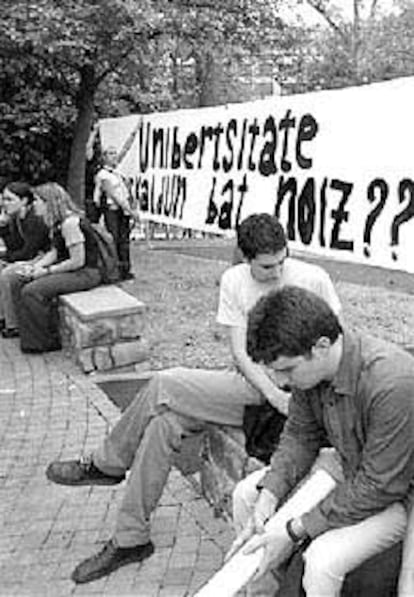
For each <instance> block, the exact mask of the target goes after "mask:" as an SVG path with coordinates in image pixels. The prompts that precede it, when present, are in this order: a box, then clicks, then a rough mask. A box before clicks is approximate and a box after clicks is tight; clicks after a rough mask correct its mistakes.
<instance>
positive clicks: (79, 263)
mask: <svg viewBox="0 0 414 597" xmlns="http://www.w3.org/2000/svg"><path fill="white" fill-rule="evenodd" d="M34 193H35V195H36V196H37V197H38V198H39V200H41V204H43V210H44V218H45V221H46V224H47V225H48V227H49V229H50V231H51V243H52V248H51V249H50V250H49V251H48V252H47V253H46V254H45V255H43V257H41V258H40V259H39V260H38V261H37V262H36V263H35V264H34V266H33V268H32V270H31V272H30V274H31V276H30V281H23V282H22V281H21V280H14V282H13V285H12V293H13V300H14V301H15V306H16V307H17V315H18V321H19V332H20V343H21V349H22V351H23V352H35V353H36V352H47V351H51V350H59V349H60V347H61V344H60V337H59V319H58V310H57V299H58V297H59V296H60V295H61V294H68V293H70V292H77V291H80V290H88V289H89V288H93V287H95V286H98V285H99V283H100V282H101V273H100V271H99V269H98V267H97V262H98V247H97V244H96V241H95V238H94V236H93V233H92V232H91V229H90V225H89V224H88V222H87V221H86V219H84V218H83V217H82V212H81V210H79V209H78V208H77V207H76V205H75V204H74V203H73V201H72V200H71V198H70V196H69V194H68V193H67V192H66V191H65V190H64V189H63V188H62V187H61V186H59V185H58V184H57V183H47V184H44V185H41V186H39V187H36V188H35V189H34Z"/></svg>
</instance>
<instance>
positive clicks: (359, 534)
mask: <svg viewBox="0 0 414 597" xmlns="http://www.w3.org/2000/svg"><path fill="white" fill-rule="evenodd" d="M266 470H267V468H264V469H262V470H260V471H255V472H254V473H252V474H250V475H249V476H248V477H246V478H245V479H243V480H242V481H240V482H239V483H238V484H237V486H236V488H235V490H234V494H233V517H234V525H235V530H236V532H237V533H239V532H240V531H241V529H242V528H243V527H244V526H245V525H246V523H247V521H248V519H249V518H250V516H251V515H252V513H253V509H254V504H255V503H256V500H257V497H258V491H257V489H256V486H257V484H258V482H259V481H260V480H261V478H262V477H263V475H264V474H265V472H266ZM406 526H407V513H406V510H405V508H404V506H403V505H402V504H401V503H399V502H395V503H394V504H392V505H391V506H389V507H388V508H386V509H385V510H383V511H381V512H379V513H377V514H375V515H373V516H370V517H368V518H366V519H365V520H363V521H361V522H359V523H357V524H353V525H351V526H347V527H342V528H338V529H333V530H330V531H327V532H326V533H323V534H322V535H319V536H318V537H316V538H315V539H314V540H313V541H312V543H311V544H310V545H309V547H308V548H307V549H306V551H305V552H304V563H305V569H304V574H303V580H302V583H303V588H304V590H305V592H306V595H307V597H338V596H339V595H340V592H341V587H342V583H343V581H344V578H345V575H346V574H347V573H348V572H350V571H351V570H354V569H355V568H357V567H358V566H359V565H360V564H362V563H363V562H365V560H368V559H369V558H371V557H372V556H374V555H376V554H379V553H380V552H382V551H384V550H385V549H387V548H388V547H391V546H392V545H394V544H395V543H398V542H399V541H401V540H402V539H403V537H404V534H405V530H406ZM278 586H279V579H278V576H277V574H276V575H275V574H272V573H269V574H265V575H264V576H263V577H262V579H259V580H258V581H256V582H253V583H251V586H250V587H249V588H248V594H249V595H250V596H253V595H254V596H255V597H259V596H260V597H274V595H276V594H277V590H278Z"/></svg>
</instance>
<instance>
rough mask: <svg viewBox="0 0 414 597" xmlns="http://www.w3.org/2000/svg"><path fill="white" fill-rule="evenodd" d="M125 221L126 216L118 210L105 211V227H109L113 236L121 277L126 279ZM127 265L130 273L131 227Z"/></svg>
mask: <svg viewBox="0 0 414 597" xmlns="http://www.w3.org/2000/svg"><path fill="white" fill-rule="evenodd" d="M124 219H125V216H124V215H123V213H122V212H121V210H119V209H116V210H115V209H106V210H105V213H104V220H105V226H106V227H107V229H108V230H109V232H110V233H111V234H112V237H113V239H114V243H115V247H116V252H117V255H118V261H119V271H120V274H121V277H124V276H125V273H126V272H125V267H126V264H125V263H124V257H125V255H124V253H123V248H124V242H125V238H124V237H125V224H124ZM128 224H129V219H128ZM127 265H128V271H129V226H128V264H127Z"/></svg>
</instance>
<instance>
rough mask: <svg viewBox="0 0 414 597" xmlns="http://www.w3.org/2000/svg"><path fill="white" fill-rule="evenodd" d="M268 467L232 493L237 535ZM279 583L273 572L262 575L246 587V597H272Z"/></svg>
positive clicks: (253, 503)
mask: <svg viewBox="0 0 414 597" xmlns="http://www.w3.org/2000/svg"><path fill="white" fill-rule="evenodd" d="M268 468H269V467H264V468H262V469H260V470H258V471H254V472H253V473H251V474H250V475H248V476H247V477H246V478H245V479H243V480H242V481H239V483H237V485H236V487H235V489H234V492H233V524H234V529H235V531H236V534H237V535H238V534H239V533H240V532H241V531H242V530H243V528H244V527H245V526H246V524H247V521H248V520H249V518H250V516H251V515H252V514H253V509H254V505H255V503H256V500H257V498H258V495H259V492H258V491H257V489H256V486H257V484H258V483H259V481H260V480H261V479H262V477H263V475H264V474H265V473H266V471H267V470H268ZM279 586H280V582H279V579H278V578H277V576H276V575H275V574H274V572H273V571H269V572H267V573H266V574H264V575H263V576H262V577H261V578H259V579H258V580H255V581H252V582H250V583H249V584H248V586H247V596H248V597H273V596H274V595H276V594H277V592H278V590H279Z"/></svg>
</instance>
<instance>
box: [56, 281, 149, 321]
mask: <svg viewBox="0 0 414 597" xmlns="http://www.w3.org/2000/svg"><path fill="white" fill-rule="evenodd" d="M60 301H61V303H62V304H63V305H64V306H65V307H67V308H68V309H70V310H71V311H73V312H74V313H75V314H76V315H77V317H78V318H79V319H80V320H81V321H90V320H95V319H97V318H99V317H117V316H118V315H134V314H137V313H143V312H144V311H145V305H144V303H142V302H141V301H139V300H138V299H137V298H135V297H134V296H132V294H128V292H125V290H122V288H119V287H118V286H113V285H110V286H98V287H97V288H92V289H91V290H87V291H83V292H72V293H71V294H65V295H63V296H61V297H60Z"/></svg>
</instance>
